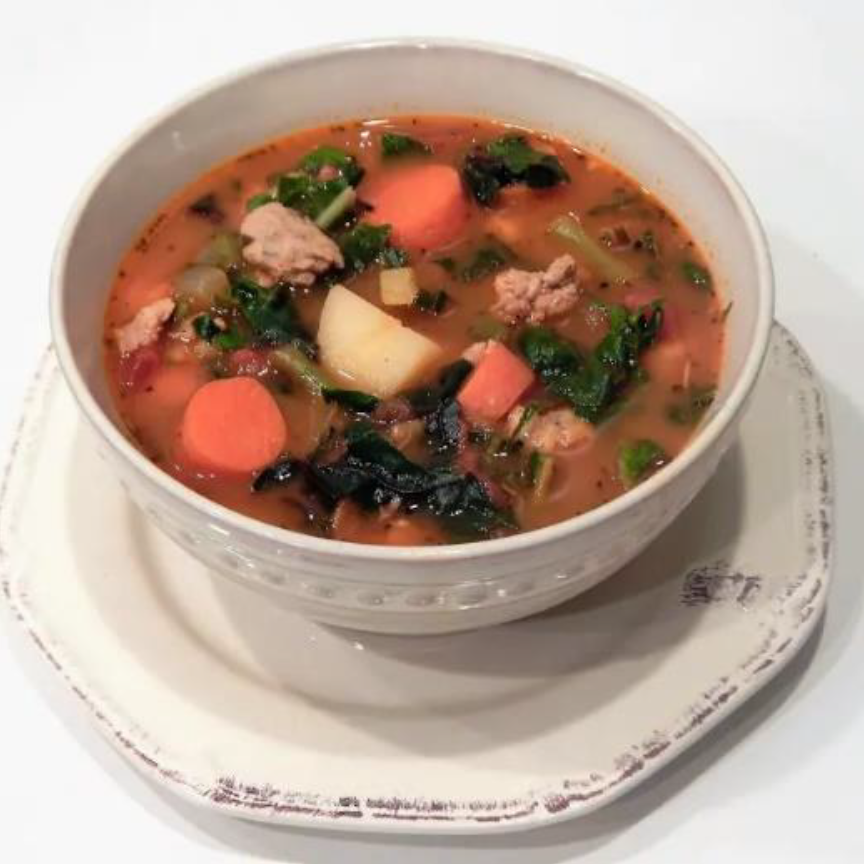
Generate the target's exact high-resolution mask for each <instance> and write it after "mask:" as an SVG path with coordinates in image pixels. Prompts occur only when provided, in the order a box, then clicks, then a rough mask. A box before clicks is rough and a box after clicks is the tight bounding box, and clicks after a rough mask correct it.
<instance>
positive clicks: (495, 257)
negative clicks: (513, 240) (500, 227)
mask: <svg viewBox="0 0 864 864" xmlns="http://www.w3.org/2000/svg"><path fill="white" fill-rule="evenodd" d="M515 259H516V256H515V255H514V254H513V252H512V250H510V249H509V248H508V247H507V246H505V245H504V244H503V243H501V242H500V241H497V240H496V241H494V242H489V243H486V244H484V245H483V246H479V247H478V248H477V249H475V250H474V252H473V253H472V254H471V256H470V257H469V258H468V260H467V261H465V262H464V263H460V262H459V261H457V260H456V259H455V258H454V257H453V256H451V255H447V256H444V257H443V258H435V259H434V263H435V264H437V265H438V266H439V267H441V268H442V269H443V270H444V271H446V272H447V273H448V274H449V275H450V276H453V277H454V278H455V279H458V280H459V281H460V282H476V281H477V280H478V279H483V278H484V277H485V276H491V275H492V274H493V273H497V272H498V271H499V270H501V269H503V268H504V267H506V266H507V265H508V264H510V263H511V262H512V261H514V260H515Z"/></svg>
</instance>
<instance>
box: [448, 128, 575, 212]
mask: <svg viewBox="0 0 864 864" xmlns="http://www.w3.org/2000/svg"><path fill="white" fill-rule="evenodd" d="M462 178H463V180H464V181H465V185H466V186H467V187H468V189H469V191H470V192H471V194H472V195H473V196H474V198H475V200H476V201H477V203H478V204H481V205H482V206H484V207H489V206H491V205H492V204H494V203H495V200H496V198H497V197H498V192H499V191H500V190H501V189H502V188H503V187H505V186H511V185H513V184H514V183H524V184H525V185H526V186H529V187H530V188H532V189H546V188H549V187H550V186H556V185H558V184H559V183H568V182H569V181H570V175H569V174H568V173H567V171H566V170H565V169H564V166H563V165H562V164H561V162H560V160H559V159H558V157H557V156H553V155H552V154H551V153H543V152H541V151H539V150H535V149H534V148H533V147H532V146H531V145H530V143H529V142H528V138H527V137H526V136H525V135H520V134H513V133H510V134H507V135H502V136H501V137H500V138H496V139H495V140H494V141H490V142H489V143H488V144H487V145H486V146H485V147H478V148H475V149H474V150H472V151H471V152H470V153H469V154H468V155H467V156H466V157H465V159H464V161H463V163H462Z"/></svg>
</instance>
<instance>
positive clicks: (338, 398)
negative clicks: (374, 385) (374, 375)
mask: <svg viewBox="0 0 864 864" xmlns="http://www.w3.org/2000/svg"><path fill="white" fill-rule="evenodd" d="M321 395H322V396H323V397H324V401H325V402H335V403H336V404H337V405H341V406H342V407H343V408H347V409H348V410H349V411H354V412H356V413H358V414H370V413H371V412H372V411H374V410H375V408H376V407H377V406H378V402H379V399H378V397H377V396H370V395H369V394H368V393H363V392H361V391H360V390H343V389H341V388H339V387H324V388H323V389H322V390H321Z"/></svg>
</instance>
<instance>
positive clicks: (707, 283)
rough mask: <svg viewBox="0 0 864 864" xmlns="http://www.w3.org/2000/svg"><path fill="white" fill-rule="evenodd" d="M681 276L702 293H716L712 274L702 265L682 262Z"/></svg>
mask: <svg viewBox="0 0 864 864" xmlns="http://www.w3.org/2000/svg"><path fill="white" fill-rule="evenodd" d="M681 275H682V276H683V277H684V278H685V279H686V280H687V281H688V282H689V283H690V284H691V285H693V286H694V287H695V288H698V289H699V290H700V291H711V292H713V291H714V286H713V283H712V280H711V274H710V273H709V272H708V270H706V269H705V268H704V267H703V266H702V265H701V264H696V263H695V262H694V261H682V262H681Z"/></svg>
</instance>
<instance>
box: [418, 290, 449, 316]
mask: <svg viewBox="0 0 864 864" xmlns="http://www.w3.org/2000/svg"><path fill="white" fill-rule="evenodd" d="M449 302H450V295H449V294H448V293H447V292H446V291H429V290H427V289H426V288H421V289H420V290H419V291H418V292H417V296H416V297H415V298H414V305H415V306H416V307H417V308H418V309H419V310H420V311H421V312H428V313H429V314H430V315H440V314H441V313H442V312H443V311H444V310H445V309H446V308H447V305H448V303H449Z"/></svg>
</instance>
